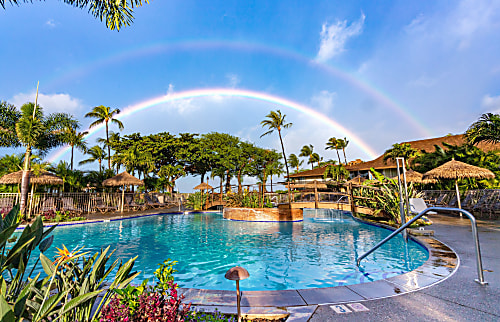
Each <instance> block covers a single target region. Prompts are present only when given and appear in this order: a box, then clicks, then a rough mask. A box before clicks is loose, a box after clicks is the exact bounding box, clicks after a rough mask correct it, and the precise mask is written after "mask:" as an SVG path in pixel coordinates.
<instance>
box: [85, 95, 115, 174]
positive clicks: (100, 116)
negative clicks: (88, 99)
mask: <svg viewBox="0 0 500 322" xmlns="http://www.w3.org/2000/svg"><path fill="white" fill-rule="evenodd" d="M119 113H120V110H119V109H117V108H115V109H114V110H112V111H111V108H110V107H109V106H104V105H99V106H96V107H94V109H92V112H89V113H87V114H85V117H93V118H96V119H97V120H95V121H94V122H92V123H91V124H90V125H89V128H93V127H94V126H97V125H99V124H102V123H104V124H106V145H107V146H108V169H111V148H110V146H109V128H108V123H109V122H111V123H115V124H116V125H118V128H119V129H120V130H123V123H122V122H121V121H120V120H117V119H115V118H114V116H115V115H117V114H119Z"/></svg>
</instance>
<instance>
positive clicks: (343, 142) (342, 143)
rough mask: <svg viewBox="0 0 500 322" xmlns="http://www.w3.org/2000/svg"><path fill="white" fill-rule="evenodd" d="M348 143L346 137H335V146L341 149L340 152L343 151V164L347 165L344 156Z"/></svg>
mask: <svg viewBox="0 0 500 322" xmlns="http://www.w3.org/2000/svg"><path fill="white" fill-rule="evenodd" d="M348 144H349V141H348V140H347V138H343V139H337V148H340V149H342V152H343V153H344V162H345V165H347V158H346V156H345V148H346V147H347V145H348Z"/></svg>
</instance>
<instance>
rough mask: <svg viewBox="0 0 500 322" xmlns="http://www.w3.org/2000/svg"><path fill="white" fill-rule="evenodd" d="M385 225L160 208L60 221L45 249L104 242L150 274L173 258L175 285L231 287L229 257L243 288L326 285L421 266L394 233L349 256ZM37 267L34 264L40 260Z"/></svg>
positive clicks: (416, 249)
mask: <svg viewBox="0 0 500 322" xmlns="http://www.w3.org/2000/svg"><path fill="white" fill-rule="evenodd" d="M389 234H390V231H388V230H385V229H382V228H378V227H374V226H371V225H365V224H363V223H360V222H357V221H355V220H353V219H352V217H351V216H350V215H346V214H343V213H342V212H341V211H335V210H311V211H309V210H305V211H304V221H303V222H283V223H276V222H274V223H269V222H268V223H266V222H241V221H229V220H224V219H223V218H222V215H221V214H203V213H199V214H191V215H159V216H151V217H145V218H138V219H130V220H123V221H114V222H107V223H97V224H87V225H79V226H69V227H59V228H57V229H56V230H55V233H54V235H55V239H54V244H53V246H52V248H51V249H50V250H49V251H48V253H49V254H48V255H49V257H50V256H53V255H54V249H55V247H56V246H57V247H59V246H60V245H61V244H65V245H66V246H67V247H68V248H69V249H73V248H74V247H80V246H85V250H87V251H90V252H96V251H98V250H99V249H100V248H101V247H105V246H107V245H111V249H116V252H115V255H114V256H118V257H120V258H122V259H128V258H130V257H134V256H136V255H138V256H139V257H138V259H137V262H136V266H135V269H137V270H140V271H143V274H142V275H141V276H140V278H141V279H142V278H151V277H152V276H153V272H154V271H155V270H156V268H157V264H159V263H161V262H163V260H165V259H167V258H171V259H173V260H176V261H178V262H179V264H178V265H177V266H176V269H177V270H178V273H177V274H176V281H177V282H178V283H179V285H180V286H182V287H195V288H206V289H227V290H232V289H233V288H234V285H233V284H234V283H232V282H230V281H228V280H226V279H225V278H224V274H225V272H226V271H227V270H228V269H229V268H231V267H232V266H235V265H240V266H243V267H245V268H246V269H247V270H248V271H249V272H250V278H248V279H247V280H245V281H244V282H242V283H241V287H242V289H244V290H281V289H294V288H312V287H330V286H338V285H345V284H356V283H360V282H367V281H372V280H377V279H381V278H385V277H388V276H393V275H397V274H400V273H401V272H402V271H408V270H412V269H414V268H416V267H418V266H420V265H421V264H422V263H423V262H424V261H425V260H426V259H427V256H428V255H427V252H426V251H425V250H424V249H423V248H422V247H421V246H420V245H418V244H416V243H414V242H410V243H408V244H405V243H404V242H403V240H402V238H399V237H397V238H394V239H392V240H391V241H390V242H388V243H387V244H386V245H384V246H383V247H382V248H381V249H380V250H378V251H377V252H375V253H374V254H373V255H371V256H369V257H368V258H367V260H366V262H364V265H363V267H364V268H363V270H358V268H357V267H356V265H355V259H356V258H357V256H358V255H359V254H361V253H364V252H366V251H368V250H369V249H370V248H371V247H373V246H374V245H375V244H376V243H377V242H379V241H380V240H382V239H383V238H385V237H386V236H387V235H389ZM40 269H41V268H40Z"/></svg>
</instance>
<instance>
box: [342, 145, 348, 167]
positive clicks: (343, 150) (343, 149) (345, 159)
mask: <svg viewBox="0 0 500 322" xmlns="http://www.w3.org/2000/svg"><path fill="white" fill-rule="evenodd" d="M342 152H344V161H345V165H347V158H346V157H345V148H342Z"/></svg>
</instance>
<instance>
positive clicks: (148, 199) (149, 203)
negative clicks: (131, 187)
mask: <svg viewBox="0 0 500 322" xmlns="http://www.w3.org/2000/svg"><path fill="white" fill-rule="evenodd" d="M144 200H145V201H146V205H147V206H149V207H152V208H159V207H160V206H161V204H160V203H159V202H155V201H153V199H151V197H150V196H149V195H148V194H144Z"/></svg>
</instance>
